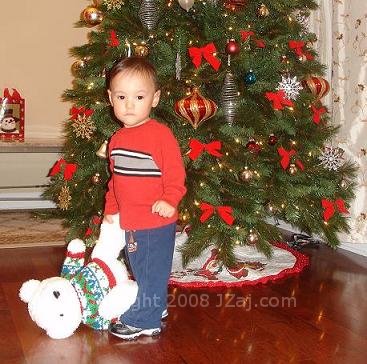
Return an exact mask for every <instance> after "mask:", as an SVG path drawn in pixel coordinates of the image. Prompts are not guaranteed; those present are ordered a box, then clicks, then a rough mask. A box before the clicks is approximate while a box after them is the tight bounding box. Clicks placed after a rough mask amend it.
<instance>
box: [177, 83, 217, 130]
mask: <svg viewBox="0 0 367 364" xmlns="http://www.w3.org/2000/svg"><path fill="white" fill-rule="evenodd" d="M217 109H218V107H217V105H216V103H215V102H214V101H213V100H209V99H206V98H205V97H203V96H202V95H201V94H200V92H199V90H198V89H197V88H196V87H195V88H194V89H193V90H192V93H191V95H190V96H188V97H185V98H183V99H181V100H179V101H176V102H175V106H174V110H175V112H176V114H177V115H179V116H180V117H182V118H184V119H186V120H187V121H188V122H189V123H190V124H191V125H192V126H193V128H194V129H197V128H198V127H199V125H200V124H201V123H202V122H203V121H204V120H208V119H210V118H211V117H213V116H214V115H215V113H216V112H217Z"/></svg>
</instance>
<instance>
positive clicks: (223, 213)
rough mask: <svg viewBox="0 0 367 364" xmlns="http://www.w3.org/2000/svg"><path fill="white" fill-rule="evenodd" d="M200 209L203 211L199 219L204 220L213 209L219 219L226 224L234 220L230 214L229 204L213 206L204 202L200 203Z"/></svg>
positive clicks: (209, 215)
mask: <svg viewBox="0 0 367 364" xmlns="http://www.w3.org/2000/svg"><path fill="white" fill-rule="evenodd" d="M200 209H201V211H202V212H203V213H202V215H201V216H200V221H201V222H205V221H206V220H208V219H209V217H211V216H212V215H213V214H214V212H215V211H217V213H218V215H219V216H220V217H221V219H222V220H223V221H224V222H225V223H226V224H228V225H232V224H233V222H234V217H233V216H232V212H233V209H232V207H230V206H213V205H210V204H208V203H206V202H202V203H201V204H200Z"/></svg>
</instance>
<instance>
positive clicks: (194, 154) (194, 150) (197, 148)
mask: <svg viewBox="0 0 367 364" xmlns="http://www.w3.org/2000/svg"><path fill="white" fill-rule="evenodd" d="M189 147H190V149H191V150H190V152H189V153H188V156H189V157H190V159H192V160H195V159H197V158H198V157H199V155H200V154H201V153H202V152H203V151H206V152H208V153H209V154H211V155H214V156H215V157H221V156H222V155H223V154H222V153H220V151H219V150H220V148H222V143H221V142H220V141H219V140H214V141H212V142H210V143H208V144H205V143H201V142H200V140H197V139H191V140H190V143H189Z"/></svg>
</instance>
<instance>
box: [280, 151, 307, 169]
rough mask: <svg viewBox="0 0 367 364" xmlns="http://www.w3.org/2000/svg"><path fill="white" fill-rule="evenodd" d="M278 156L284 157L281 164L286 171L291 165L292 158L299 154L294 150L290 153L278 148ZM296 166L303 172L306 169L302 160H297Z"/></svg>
mask: <svg viewBox="0 0 367 364" xmlns="http://www.w3.org/2000/svg"><path fill="white" fill-rule="evenodd" d="M278 154H279V155H280V156H281V157H282V159H281V160H280V164H281V166H282V168H283V169H284V170H285V169H287V167H288V166H289V163H290V161H291V157H293V156H294V155H296V154H297V152H296V151H295V150H294V149H290V150H289V151H288V150H286V149H284V148H283V147H279V148H278ZM296 164H297V166H298V167H299V168H301V170H302V171H303V170H304V169H305V167H304V165H303V163H302V162H301V161H300V160H296Z"/></svg>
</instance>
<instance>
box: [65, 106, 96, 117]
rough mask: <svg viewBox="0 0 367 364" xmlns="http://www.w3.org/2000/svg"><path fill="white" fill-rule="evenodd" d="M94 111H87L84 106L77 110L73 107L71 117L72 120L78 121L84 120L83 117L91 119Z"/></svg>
mask: <svg viewBox="0 0 367 364" xmlns="http://www.w3.org/2000/svg"><path fill="white" fill-rule="evenodd" d="M93 112H94V110H93V109H86V108H85V107H84V106H82V107H80V108H77V107H75V106H73V107H72V108H71V109H70V115H71V118H70V119H72V120H78V119H79V118H83V116H85V117H89V116H91V115H92V114H93Z"/></svg>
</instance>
